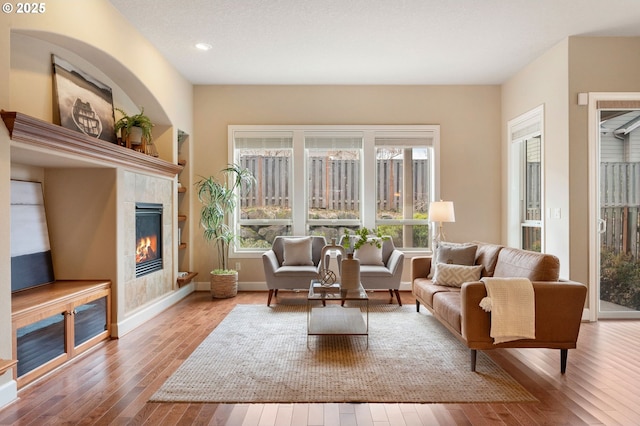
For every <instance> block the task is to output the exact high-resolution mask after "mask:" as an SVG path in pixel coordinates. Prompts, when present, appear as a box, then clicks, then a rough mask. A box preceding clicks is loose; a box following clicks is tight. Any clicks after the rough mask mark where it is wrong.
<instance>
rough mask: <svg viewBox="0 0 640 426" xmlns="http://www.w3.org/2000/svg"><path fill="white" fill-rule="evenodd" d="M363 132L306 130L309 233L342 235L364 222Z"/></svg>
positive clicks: (332, 236)
mask: <svg viewBox="0 0 640 426" xmlns="http://www.w3.org/2000/svg"><path fill="white" fill-rule="evenodd" d="M362 140H363V136H362V132H352V133H343V134H339V133H336V132H322V133H314V132H308V133H305V137H304V145H305V160H306V167H305V172H306V174H307V176H306V182H308V186H307V197H306V201H307V209H306V210H307V213H306V216H307V223H306V233H307V234H311V235H324V236H325V237H326V238H327V239H331V238H336V239H339V235H341V234H342V233H343V230H344V228H345V227H350V228H358V227H359V226H360V224H361V223H362V215H361V198H362V194H361V193H360V191H361V189H362V181H361V169H362Z"/></svg>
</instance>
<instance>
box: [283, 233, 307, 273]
mask: <svg viewBox="0 0 640 426" xmlns="http://www.w3.org/2000/svg"><path fill="white" fill-rule="evenodd" d="M282 265H283V266H312V265H313V256H312V251H311V237H297V238H285V239H284V254H283V262H282Z"/></svg>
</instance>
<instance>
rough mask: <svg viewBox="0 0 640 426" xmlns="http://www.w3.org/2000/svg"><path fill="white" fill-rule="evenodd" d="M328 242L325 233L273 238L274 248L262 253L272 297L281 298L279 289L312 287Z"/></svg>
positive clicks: (268, 299)
mask: <svg viewBox="0 0 640 426" xmlns="http://www.w3.org/2000/svg"><path fill="white" fill-rule="evenodd" d="M326 244H327V240H326V239H325V238H324V237H323V236H310V237H284V236H278V237H276V238H275V239H274V240H273V244H272V246H271V250H269V251H266V252H265V253H263V254H262V264H263V266H264V277H265V280H266V281H267V288H268V289H269V296H268V298H267V306H269V305H270V304H271V298H272V297H273V296H274V294H275V296H276V297H278V290H279V289H291V290H293V289H308V288H309V285H310V283H311V280H312V279H314V278H318V272H319V269H320V264H321V262H320V256H321V255H322V249H323V248H324V246H325V245H326Z"/></svg>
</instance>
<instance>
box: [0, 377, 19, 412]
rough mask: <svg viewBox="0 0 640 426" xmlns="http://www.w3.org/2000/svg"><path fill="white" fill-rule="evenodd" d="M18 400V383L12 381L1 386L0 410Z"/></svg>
mask: <svg viewBox="0 0 640 426" xmlns="http://www.w3.org/2000/svg"><path fill="white" fill-rule="evenodd" d="M17 399H18V383H16V381H15V380H11V381H9V382H8V383H5V384H3V385H0V410H2V408H4V407H5V406H6V405H9V404H11V403H12V402H14V401H15V400H17Z"/></svg>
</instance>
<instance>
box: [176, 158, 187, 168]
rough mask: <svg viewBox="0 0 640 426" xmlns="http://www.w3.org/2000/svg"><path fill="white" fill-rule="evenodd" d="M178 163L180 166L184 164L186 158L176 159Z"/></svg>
mask: <svg viewBox="0 0 640 426" xmlns="http://www.w3.org/2000/svg"><path fill="white" fill-rule="evenodd" d="M178 165H179V166H182V167H184V166H186V165H187V160H185V159H184V158H181V159H180V160H178Z"/></svg>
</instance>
